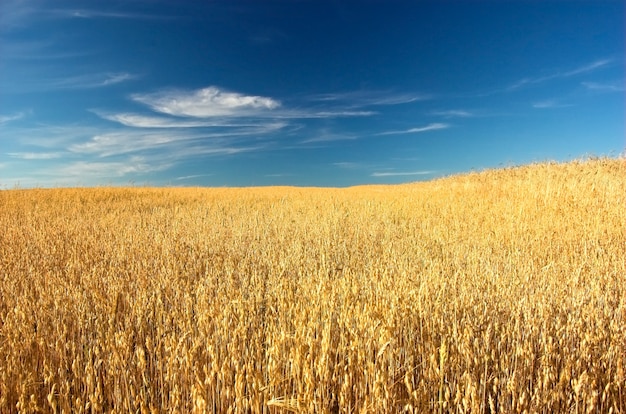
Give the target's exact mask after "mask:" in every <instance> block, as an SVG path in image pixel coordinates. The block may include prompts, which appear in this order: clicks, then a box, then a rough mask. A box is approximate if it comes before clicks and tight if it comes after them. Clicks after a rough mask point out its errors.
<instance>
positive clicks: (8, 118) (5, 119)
mask: <svg viewBox="0 0 626 414" xmlns="http://www.w3.org/2000/svg"><path fill="white" fill-rule="evenodd" d="M22 118H24V113H23V112H18V113H16V114H12V115H0V125H4V124H7V123H9V122H12V121H17V120H18V119H22Z"/></svg>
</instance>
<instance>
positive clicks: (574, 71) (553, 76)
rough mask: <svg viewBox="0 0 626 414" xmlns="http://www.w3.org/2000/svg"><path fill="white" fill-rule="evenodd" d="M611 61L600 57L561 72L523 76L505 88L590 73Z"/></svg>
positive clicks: (514, 87)
mask: <svg viewBox="0 0 626 414" xmlns="http://www.w3.org/2000/svg"><path fill="white" fill-rule="evenodd" d="M613 61H614V60H613V59H600V60H596V61H594V62H591V63H589V64H587V65H584V66H579V67H577V68H574V69H571V70H567V71H563V72H554V73H551V74H548V75H544V76H538V77H529V78H524V79H521V80H519V81H517V82H515V83H514V84H512V85H510V86H509V87H508V88H507V90H508V91H514V90H517V89H520V88H523V87H525V86H530V85H536V84H540V83H543V82H547V81H550V80H555V79H562V78H569V77H572V76H577V75H582V74H585V73H590V72H593V71H596V70H598V69H601V68H604V67H606V66H609V65H610V64H612V63H613Z"/></svg>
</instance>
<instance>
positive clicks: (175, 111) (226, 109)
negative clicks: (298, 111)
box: [131, 86, 281, 118]
mask: <svg viewBox="0 0 626 414" xmlns="http://www.w3.org/2000/svg"><path fill="white" fill-rule="evenodd" d="M131 98H132V99H133V100H134V101H136V102H140V103H142V104H145V105H147V106H149V107H150V108H151V109H152V110H153V111H155V112H159V113H163V114H168V115H173V116H182V117H194V118H213V117H236V116H255V115H260V114H262V113H265V112H267V111H271V110H273V109H276V108H278V107H280V105H281V103H280V102H279V101H277V100H274V99H272V98H268V97H264V96H253V95H243V94H240V93H236V92H225V91H222V90H220V89H219V88H217V87H215V86H210V87H208V88H204V89H200V90H196V91H192V92H187V91H168V92H158V93H152V94H134V95H132V96H131Z"/></svg>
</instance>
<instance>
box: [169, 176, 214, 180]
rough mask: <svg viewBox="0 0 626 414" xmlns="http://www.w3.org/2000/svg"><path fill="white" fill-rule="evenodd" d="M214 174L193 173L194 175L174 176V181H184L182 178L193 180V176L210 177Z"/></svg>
mask: <svg viewBox="0 0 626 414" xmlns="http://www.w3.org/2000/svg"><path fill="white" fill-rule="evenodd" d="M213 175H215V174H195V175H185V176H182V177H176V178H174V179H175V180H176V181H184V180H193V179H194V178H202V177H212V176H213Z"/></svg>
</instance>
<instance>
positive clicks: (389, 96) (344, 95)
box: [309, 91, 432, 107]
mask: <svg viewBox="0 0 626 414" xmlns="http://www.w3.org/2000/svg"><path fill="white" fill-rule="evenodd" d="M431 98H432V96H431V95H427V94H417V93H397V92H391V91H351V92H339V93H325V94H317V95H312V96H310V97H309V100H311V101H317V102H340V103H343V104H348V105H350V106H353V107H366V106H386V105H402V104H408V103H412V102H418V101H424V100H428V99H431Z"/></svg>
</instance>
